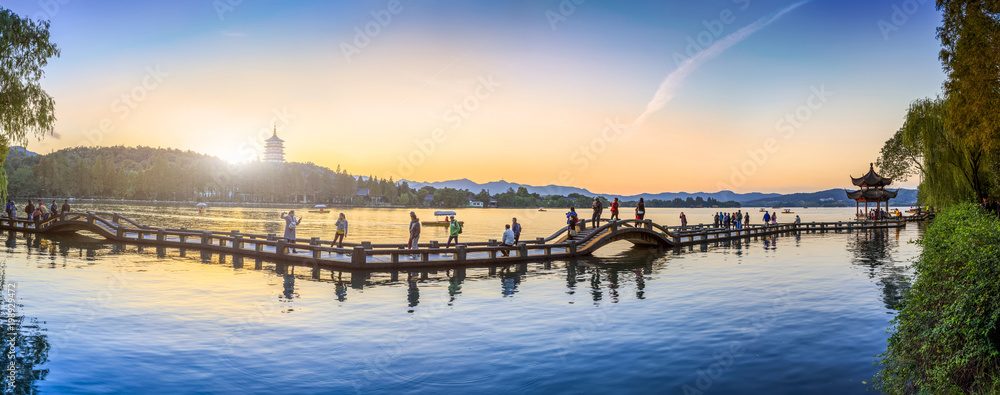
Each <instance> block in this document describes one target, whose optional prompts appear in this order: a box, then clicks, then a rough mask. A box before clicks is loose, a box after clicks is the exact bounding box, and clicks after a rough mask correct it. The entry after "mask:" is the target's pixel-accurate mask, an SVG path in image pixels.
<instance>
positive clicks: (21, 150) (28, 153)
mask: <svg viewBox="0 0 1000 395" xmlns="http://www.w3.org/2000/svg"><path fill="white" fill-rule="evenodd" d="M7 154H8V155H10V154H18V155H24V156H38V154H36V153H34V152H31V151H28V149H27V148H24V147H22V146H20V145H15V146H13V147H10V149H8V150H7Z"/></svg>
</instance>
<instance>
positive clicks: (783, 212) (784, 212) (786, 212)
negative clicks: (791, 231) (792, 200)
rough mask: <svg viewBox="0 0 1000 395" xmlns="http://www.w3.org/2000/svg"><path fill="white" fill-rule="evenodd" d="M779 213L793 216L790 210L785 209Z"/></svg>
mask: <svg viewBox="0 0 1000 395" xmlns="http://www.w3.org/2000/svg"><path fill="white" fill-rule="evenodd" d="M781 213H782V214H795V212H794V211H792V210H791V209H787V208H786V209H785V211H782V212H781Z"/></svg>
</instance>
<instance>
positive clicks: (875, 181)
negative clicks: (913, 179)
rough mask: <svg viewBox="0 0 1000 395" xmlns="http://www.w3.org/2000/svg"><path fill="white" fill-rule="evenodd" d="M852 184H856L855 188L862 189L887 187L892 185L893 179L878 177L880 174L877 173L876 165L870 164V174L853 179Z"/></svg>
mask: <svg viewBox="0 0 1000 395" xmlns="http://www.w3.org/2000/svg"><path fill="white" fill-rule="evenodd" d="M851 182H852V183H854V186H857V187H862V188H866V187H884V186H886V185H889V184H892V179H891V178H886V177H882V176H880V175H878V173H876V172H875V164H874V163H871V164H869V168H868V174H865V175H863V176H861V177H858V178H854V177H851Z"/></svg>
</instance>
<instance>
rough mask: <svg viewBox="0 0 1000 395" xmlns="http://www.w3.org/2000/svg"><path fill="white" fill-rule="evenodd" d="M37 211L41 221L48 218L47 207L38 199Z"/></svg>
mask: <svg viewBox="0 0 1000 395" xmlns="http://www.w3.org/2000/svg"><path fill="white" fill-rule="evenodd" d="M38 211H39V212H41V220H42V221H45V220H47V219H49V208H48V207H45V202H43V201H38Z"/></svg>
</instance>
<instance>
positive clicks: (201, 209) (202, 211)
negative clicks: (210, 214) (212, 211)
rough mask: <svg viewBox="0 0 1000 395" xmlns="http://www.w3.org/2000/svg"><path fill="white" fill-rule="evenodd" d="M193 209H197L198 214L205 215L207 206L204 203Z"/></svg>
mask: <svg viewBox="0 0 1000 395" xmlns="http://www.w3.org/2000/svg"><path fill="white" fill-rule="evenodd" d="M195 207H198V214H205V211H206V210H208V205H207V204H205V203H198V204H197V205H196V206H195Z"/></svg>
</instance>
